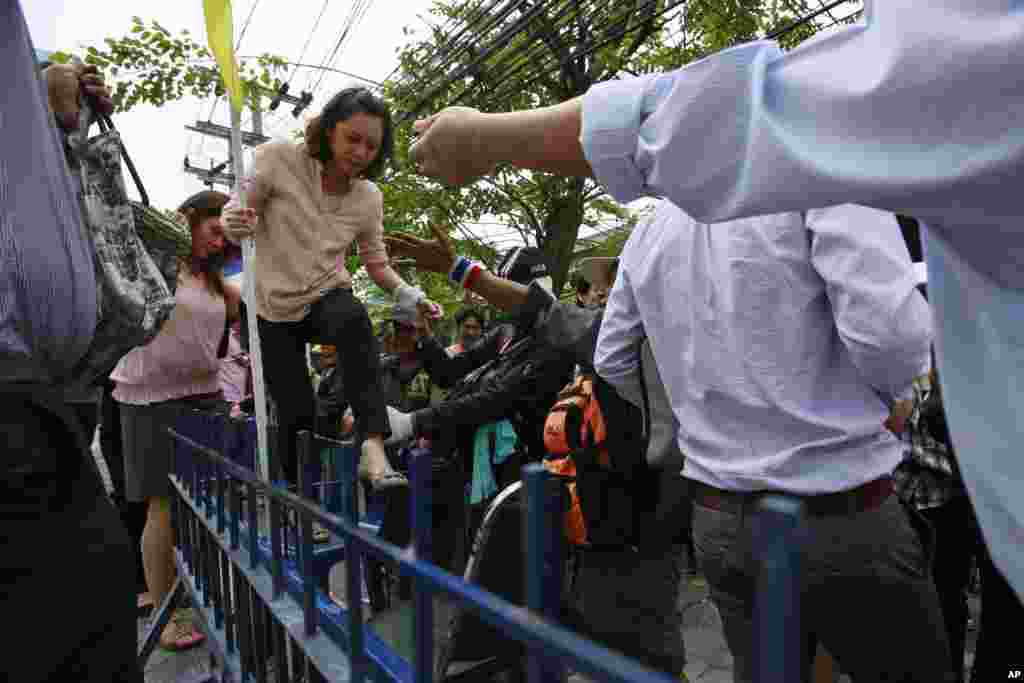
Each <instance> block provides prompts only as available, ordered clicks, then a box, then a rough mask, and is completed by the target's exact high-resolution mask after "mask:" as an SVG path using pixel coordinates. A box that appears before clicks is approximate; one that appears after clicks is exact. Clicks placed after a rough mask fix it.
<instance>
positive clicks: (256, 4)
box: [235, 0, 260, 52]
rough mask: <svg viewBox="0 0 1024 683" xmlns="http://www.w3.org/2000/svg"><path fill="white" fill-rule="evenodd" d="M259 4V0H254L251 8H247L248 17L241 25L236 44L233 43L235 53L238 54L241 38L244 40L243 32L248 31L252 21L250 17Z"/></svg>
mask: <svg viewBox="0 0 1024 683" xmlns="http://www.w3.org/2000/svg"><path fill="white" fill-rule="evenodd" d="M259 4H260V0H256V1H255V2H253V3H252V7H250V8H249V16H247V17H246V18H245V23H244V24H242V32H241V33H240V34H239V36H238V42H237V43H235V52H238V50H239V48H241V47H242V38H245V32H246V31H248V30H249V22H250V21H252V15H253V14H254V13H255V12H256V8H257V7H259Z"/></svg>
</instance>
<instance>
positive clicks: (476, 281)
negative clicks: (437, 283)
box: [384, 225, 529, 311]
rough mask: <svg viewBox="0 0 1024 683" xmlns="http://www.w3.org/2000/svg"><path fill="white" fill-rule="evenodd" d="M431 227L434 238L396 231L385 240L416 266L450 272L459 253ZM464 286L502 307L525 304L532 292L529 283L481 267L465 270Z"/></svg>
mask: <svg viewBox="0 0 1024 683" xmlns="http://www.w3.org/2000/svg"><path fill="white" fill-rule="evenodd" d="M430 230H431V232H433V233H434V239H432V240H425V239H420V238H419V237H416V236H414V235H410V234H408V233H402V232H394V233H390V234H388V235H387V236H385V237H384V241H385V243H386V244H387V247H388V250H389V251H390V253H391V254H392V255H393V256H400V257H403V258H410V259H412V260H413V261H415V262H416V268H417V269H419V270H426V271H430V272H432V273H440V274H441V275H449V276H450V274H451V273H452V271H453V269H454V267H455V265H456V263H457V262H458V260H459V258H460V257H459V256H458V255H457V254H456V253H455V247H454V246H453V245H452V243H451V240H449V239H448V236H447V235H445V234H444V231H442V230H441V229H439V228H438V227H437V226H435V225H431V226H430ZM477 265H479V264H477ZM465 267H466V268H470V267H472V266H471V265H467V266H465ZM463 286H464V287H465V288H466V289H468V290H469V291H471V292H473V293H474V294H478V295H480V296H481V297H483V298H484V299H486V300H487V302H488V303H490V304H491V305H492V306H494V307H495V308H499V309H501V310H503V311H514V310H516V309H517V308H519V307H520V306H522V305H523V304H524V303H526V299H527V293H528V292H529V288H527V287H526V286H524V285H521V284H519V283H518V282H512V281H511V280H505V279H503V278H500V277H498V276H496V275H493V274H491V273H488V272H487V271H486V270H484V269H483V268H482V267H479V269H478V270H477V272H476V273H475V274H473V273H470V272H466V273H465V274H464V282H463Z"/></svg>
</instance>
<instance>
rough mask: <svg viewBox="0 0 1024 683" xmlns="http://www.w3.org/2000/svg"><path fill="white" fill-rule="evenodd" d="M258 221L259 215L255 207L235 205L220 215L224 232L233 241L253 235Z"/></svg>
mask: <svg viewBox="0 0 1024 683" xmlns="http://www.w3.org/2000/svg"><path fill="white" fill-rule="evenodd" d="M258 222H259V216H258V215H257V214H256V211H255V210H253V209H243V208H240V207H235V208H232V209H227V210H226V211H224V212H223V213H221V216H220V223H221V227H223V229H224V234H225V235H227V236H228V239H230V240H231V241H233V242H238V241H239V240H242V239H245V238H246V237H252V236H253V232H254V231H255V230H256V224H257V223H258Z"/></svg>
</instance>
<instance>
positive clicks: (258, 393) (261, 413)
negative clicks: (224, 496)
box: [231, 107, 271, 482]
mask: <svg viewBox="0 0 1024 683" xmlns="http://www.w3.org/2000/svg"><path fill="white" fill-rule="evenodd" d="M231 170H232V172H233V173H234V174H235V194H236V196H237V197H238V199H239V202H241V206H242V208H245V195H244V194H243V192H242V178H243V176H244V174H245V162H244V160H243V158H242V112H241V111H238V110H236V109H235V108H234V107H231ZM255 256H256V243H255V242H254V241H253V240H252V238H248V239H244V240H242V272H243V273H244V284H243V285H242V289H243V292H242V297H243V299H244V300H245V307H246V311H247V313H248V319H249V358H250V360H251V361H252V363H251V365H252V386H253V394H254V397H253V398H254V400H255V401H256V444H257V446H256V448H257V451H256V454H257V458H256V464H257V468H258V474H259V476H260V478H261V479H263V480H264V481H268V482H269V481H270V476H271V472H270V455H269V453H270V451H269V449H268V447H267V393H266V389H265V388H264V384H263V353H262V351H261V350H260V333H259V326H258V325H257V322H256V273H255V272H254V270H253V261H254V258H255Z"/></svg>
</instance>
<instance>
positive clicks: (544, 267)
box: [495, 247, 551, 289]
mask: <svg viewBox="0 0 1024 683" xmlns="http://www.w3.org/2000/svg"><path fill="white" fill-rule="evenodd" d="M495 272H496V274H497V275H498V277H500V278H502V279H505V280H512V281H513V282H518V283H519V284H521V285H528V284H530V283H531V282H533V281H534V280H542V281H543V280H547V282H548V288H549V289H550V281H551V272H550V269H549V268H548V262H547V259H546V258H544V252H542V251H541V250H540V249H538V248H537V247H516V248H515V249H511V250H509V251H508V252H507V253H506V254H505V256H504V258H502V259H501V263H499V264H498V268H497V269H496V271H495ZM541 284H544V283H543V282H542V283H541Z"/></svg>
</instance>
